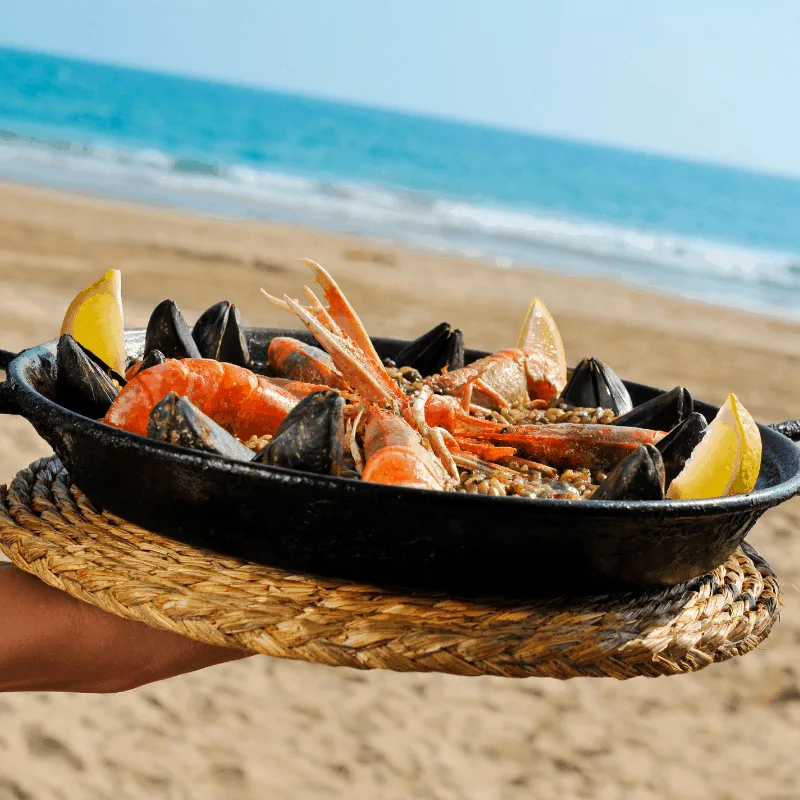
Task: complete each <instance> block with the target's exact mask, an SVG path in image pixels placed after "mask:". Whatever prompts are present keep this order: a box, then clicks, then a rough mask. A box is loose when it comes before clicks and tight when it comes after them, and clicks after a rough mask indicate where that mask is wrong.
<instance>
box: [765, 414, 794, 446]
mask: <svg viewBox="0 0 800 800" xmlns="http://www.w3.org/2000/svg"><path fill="white" fill-rule="evenodd" d="M767 427H768V428H772V430H774V431H778V433H782V434H783V435H784V436H788V437H789V438H790V439H791V440H792V441H793V442H800V419H790V420H787V421H786V422H775V423H774V424H772V425H767Z"/></svg>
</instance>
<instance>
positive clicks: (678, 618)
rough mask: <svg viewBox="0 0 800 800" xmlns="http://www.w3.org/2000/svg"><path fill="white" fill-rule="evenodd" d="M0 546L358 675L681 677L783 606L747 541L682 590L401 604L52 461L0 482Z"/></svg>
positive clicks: (128, 605)
mask: <svg viewBox="0 0 800 800" xmlns="http://www.w3.org/2000/svg"><path fill="white" fill-rule="evenodd" d="M0 547H2V549H3V550H4V551H5V553H6V554H7V555H8V556H9V558H11V560H12V561H13V562H14V563H15V564H16V565H17V566H18V567H20V568H21V569H23V570H26V571H28V572H31V573H33V574H34V575H36V576H38V577H39V578H41V579H42V580H43V581H45V583H48V584H50V585H52V586H55V587H57V588H59V589H62V590H64V591H66V592H69V594H71V595H73V596H75V597H77V598H79V599H81V600H84V601H86V602H87V603H92V604H94V605H96V606H99V607H100V608H103V609H106V610H107V611H110V612H112V613H114V614H119V615H121V616H123V617H128V618H129V619H135V620H141V621H142V622H145V623H147V624H148V625H152V626H155V627H157V628H164V629H166V630H171V631H175V632H177V633H181V634H184V635H186V636H190V637H191V638H193V639H198V640H200V641H203V642H209V643H212V644H217V645H226V646H229V647H235V648H242V649H246V650H251V651H254V652H256V653H263V654H266V655H270V656H277V657H280V658H291V659H298V660H303V661H313V662H317V663H320V664H328V665H332V666H348V667H355V668H358V669H391V670H397V671H400V672H413V671H416V672H432V671H433V672H449V673H453V674H456V675H500V676H507V677H530V676H542V677H551V678H561V679H565V678H573V677H578V676H593V677H612V678H618V679H625V678H633V677H636V676H639V675H644V676H648V677H656V676H659V675H674V674H677V673H681V672H692V671H695V670H698V669H702V668H703V667H705V666H708V665H709V664H711V663H713V662H715V661H725V660H727V659H729V658H732V657H733V656H737V655H743V654H744V653H747V652H749V651H750V650H752V649H753V648H755V647H756V646H757V645H758V644H759V643H760V642H761V641H763V640H764V638H765V637H766V636H767V635H768V634H769V631H770V629H771V628H772V625H773V623H774V622H775V620H776V619H777V615H778V607H779V599H778V598H779V585H778V581H777V578H776V577H775V575H774V574H773V572H772V570H771V568H770V566H769V565H768V564H767V563H766V562H765V561H764V560H763V559H762V558H761V557H760V556H759V555H758V554H757V553H756V552H755V551H754V550H753V549H752V548H751V547H749V546H747V545H744V546H743V547H742V548H741V549H740V550H738V551H737V552H736V553H735V554H734V555H733V556H731V558H729V559H728V561H727V562H726V563H725V564H724V565H722V566H721V567H718V568H717V569H716V570H714V572H712V573H710V574H709V575H706V576H705V577H703V578H699V579H697V580H694V581H691V582H689V583H687V584H683V585H680V586H676V587H672V588H671V589H668V590H664V591H658V592H648V593H643V594H636V595H633V594H630V595H615V596H605V597H593V598H585V599H574V598H571V599H568V600H567V599H564V600H549V601H548V600H542V601H530V600H527V601H524V602H514V601H510V600H497V601H488V600H485V599H482V600H480V601H469V600H458V599H452V598H447V597H444V596H441V595H439V596H434V595H430V594H415V595H406V596H404V595H400V594H397V593H392V592H389V591H385V590H382V589H376V588H374V587H370V586H365V585H358V584H353V583H347V582H343V581H336V580H327V579H321V578H316V577H312V576H308V575H293V574H289V573H286V572H283V571H281V570H278V569H271V568H268V567H261V566H257V565H255V564H250V563H246V562H242V561H239V560H237V559H233V558H227V557H224V556H218V555H215V554H213V553H209V552H206V551H203V550H198V549H196V548H193V547H189V546H188V545H184V544H180V543H179V542H175V541H172V540H171V539H166V538H164V537H161V536H157V535H155V534H152V533H149V532H147V531H145V530H143V529H141V528H138V527H136V526H135V525H131V524H129V523H127V522H125V521H124V520H122V519H120V518H118V517H115V516H113V515H111V514H108V513H106V512H102V511H98V510H97V509H96V508H95V507H94V506H93V505H92V504H91V503H90V502H89V501H88V500H87V499H86V497H84V495H83V494H81V492H80V490H79V489H78V488H77V487H76V486H74V485H73V484H72V482H71V480H70V478H69V476H68V475H67V474H66V472H65V471H64V469H63V468H62V466H61V464H60V462H59V461H58V460H57V459H55V458H50V459H42V460H40V461H37V462H35V463H34V464H32V465H31V466H30V467H28V468H27V469H25V470H23V471H22V472H20V473H19V474H18V475H17V476H16V478H15V479H14V481H13V483H12V484H11V486H10V488H8V489H7V490H6V489H5V487H0ZM540 566H541V565H540ZM566 577H568V576H566ZM535 580H536V568H535V565H533V566H532V569H531V581H532V582H535Z"/></svg>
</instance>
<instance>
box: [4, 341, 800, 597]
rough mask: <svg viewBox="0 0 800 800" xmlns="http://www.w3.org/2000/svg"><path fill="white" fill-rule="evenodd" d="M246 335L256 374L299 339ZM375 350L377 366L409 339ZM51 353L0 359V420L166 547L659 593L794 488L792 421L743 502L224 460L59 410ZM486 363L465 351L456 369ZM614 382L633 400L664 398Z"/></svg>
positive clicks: (424, 577)
mask: <svg viewBox="0 0 800 800" xmlns="http://www.w3.org/2000/svg"><path fill="white" fill-rule="evenodd" d="M246 333H247V336H248V340H249V344H250V352H251V355H252V357H253V359H254V361H255V362H256V364H258V363H259V362H261V363H264V362H265V361H266V354H267V348H268V345H269V342H270V341H271V339H272V338H273V337H275V336H286V335H291V336H294V337H296V338H298V339H302V340H304V341H307V342H309V343H311V342H312V341H313V340H312V339H311V337H310V336H309V334H307V333H306V332H298V331H287V330H277V329H264V328H248V329H247V330H246ZM126 341H127V348H128V353H129V355H131V356H137V357H140V356H141V353H142V350H143V345H144V331H143V330H131V331H128V332H127V333H126ZM374 343H375V347H376V349H377V351H378V353H379V354H380V355H381V357H383V358H387V357H388V358H392V357H393V356H394V355H395V354H396V353H397V352H399V350H400V349H401V348H402V347H403V346H405V345H406V344H408V343H407V342H402V341H398V340H394V339H375V340H374ZM56 345H57V342H55V341H51V342H47V343H45V344H41V345H38V346H37V347H33V348H31V349H29V350H26V351H24V352H23V353H21V354H19V355H18V356H16V357H15V356H14V354H12V353H8V352H6V351H0V368H5V369H6V370H7V380H6V381H5V382H3V383H0V413H6V414H20V415H22V416H23V417H25V418H26V419H27V420H28V421H29V422H30V423H31V424H32V425H33V426H34V428H35V429H36V431H37V432H38V433H39V434H40V435H41V436H42V437H43V438H44V439H45V440H47V442H48V443H49V444H50V445H51V446H52V447H53V449H54V451H55V452H56V453H57V455H58V456H59V457H60V458H61V460H62V462H63V463H64V465H65V466H66V468H67V469H68V470H69V472H70V474H71V475H72V477H73V478H74V479H75V481H76V483H77V484H78V485H79V486H80V487H81V489H82V491H83V492H84V493H85V494H86V495H87V496H88V497H89V498H91V499H92V500H93V501H94V502H96V503H97V504H98V505H100V506H102V507H103V508H106V509H108V510H109V511H111V512H113V513H115V514H118V515H119V516H121V517H124V518H125V519H127V520H130V521H131V522H134V523H136V524H138V525H141V526H143V527H145V528H148V529H149V530H152V531H155V532H157V533H160V534H163V535H165V536H169V537H171V538H173V539H177V540H180V541H183V542H186V543H189V544H192V545H196V546H200V547H206V548H208V549H211V550H214V551H216V552H218V553H222V554H225V555H231V556H236V557H239V558H243V559H246V560H249V561H253V562H256V563H261V564H265V565H270V566H275V567H279V568H284V569H288V570H298V571H305V572H312V573H317V574H320V575H327V576H331V577H338V578H347V579H354V580H361V581H367V582H370V583H378V584H383V585H396V586H404V587H407V588H408V587H410V588H421V589H422V588H426V589H437V590H450V591H460V592H470V593H498V592H499V593H512V594H516V595H519V594H525V593H526V589H527V587H528V586H529V585H532V584H533V583H535V584H536V586H537V587H538V588H539V589H541V587H542V586H545V587H547V588H550V589H552V591H554V592H557V593H559V594H564V593H570V594H586V593H589V592H598V591H602V592H606V591H619V590H627V589H636V588H646V587H659V586H662V587H663V586H668V585H673V584H676V583H678V582H681V581H685V580H688V579H691V578H694V577H697V576H699V575H702V574H704V573H706V572H708V571H709V570H711V569H713V568H714V567H716V566H717V565H719V564H721V563H722V562H723V561H725V559H726V558H727V557H728V556H729V555H730V554H731V553H732V552H733V551H734V550H735V549H736V548H737V547H738V546H739V544H740V543H741V542H742V540H743V539H744V537H745V536H746V534H747V533H748V531H749V530H750V529H751V528H752V527H753V525H754V524H755V522H756V521H757V520H758V519H759V517H760V516H761V515H762V514H763V513H764V512H765V511H766V510H767V509H769V508H771V507H773V506H776V505H778V504H780V503H782V502H784V501H786V500H788V499H789V498H791V497H793V496H794V495H795V494H797V493H798V492H800V457H799V455H798V450H797V448H796V447H795V445H794V444H793V443H792V438H796V439H800V423H797V422H789V423H782V424H781V425H775V426H764V425H760V426H759V428H760V431H761V435H762V439H763V457H762V466H761V474H760V477H759V481H758V484H757V486H756V489H755V490H754V491H753V492H752V493H751V494H749V495H742V496H734V497H725V498H718V499H712V500H701V501H682V502H667V501H654V502H642V501H640V502H635V503H631V502H620V501H615V502H608V501H592V502H586V501H564V500H521V499H510V498H504V497H492V496H487V495H477V494H474V495H473V494H463V493H447V492H429V491H420V490H416V489H401V488H394V487H391V486H382V485H378V484H372V483H365V482H360V481H356V480H347V479H343V478H333V477H325V476H319V475H313V474H309V473H303V472H296V471H293V470H288V469H282V468H279V467H267V466H262V465H254V464H250V463H244V462H237V461H232V460H228V459H224V458H220V457H218V456H214V455H211V454H206V453H202V452H196V451H190V450H185V449H182V448H178V447H174V446H171V445H167V444H163V443H160V442H155V441H151V440H148V439H145V438H142V437H139V436H136V435H134V434H131V433H128V432H126V431H122V430H119V429H116V428H112V427H110V426H107V425H104V424H102V423H100V422H95V421H94V420H90V419H87V418H86V417H82V416H80V415H78V414H75V413H73V412H72V411H69V410H67V409H65V408H63V407H62V406H60V405H58V404H57V403H56V402H55V401H54V399H53V398H54V397H55V388H54V375H55V353H56ZM484 355H486V354H485V353H481V352H477V351H470V350H468V351H467V352H466V360H467V361H468V362H469V361H472V360H475V359H477V358H480V357H482V356H484ZM626 385H627V387H628V389H629V391H630V393H631V396H632V398H633V401H634V403H641V402H644V401H645V400H648V399H650V398H651V397H654V396H656V395H657V394H660V393H661V391H662V390H659V389H655V388H652V387H649V386H643V385H639V384H635V383H627V382H626ZM695 408H696V410H697V411H700V412H701V413H702V414H703V415H704V416H705V417H706V418H707V419H708V420H709V421H710V420H711V419H712V418H713V417H714V415H716V413H717V411H718V408H717V407H715V406H711V405H708V404H706V403H700V402H697V403H696V404H695ZM784 434H785V435H784ZM789 437H792V438H789ZM534 573H535V574H536V580H535V581H534V580H533V575H534ZM548 576H552V579H551V581H550V582H549V584H548ZM565 580H566V581H569V582H568V583H567V582H565Z"/></svg>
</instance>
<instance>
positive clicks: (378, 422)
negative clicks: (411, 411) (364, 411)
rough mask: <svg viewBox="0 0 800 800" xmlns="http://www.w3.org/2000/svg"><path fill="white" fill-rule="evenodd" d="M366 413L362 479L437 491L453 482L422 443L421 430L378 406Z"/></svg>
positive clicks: (448, 486)
mask: <svg viewBox="0 0 800 800" xmlns="http://www.w3.org/2000/svg"><path fill="white" fill-rule="evenodd" d="M368 413H369V420H368V422H367V426H366V429H365V431H364V455H365V456H366V464H365V465H364V471H363V473H362V475H361V479H362V480H365V481H371V482H373V483H384V484H389V485H392V486H404V487H406V488H414V489H438V490H440V491H442V490H445V489H447V488H450V487H451V486H452V485H453V480H452V478H451V477H450V476H449V475H448V474H447V472H446V471H445V469H444V467H443V466H442V464H441V462H440V461H439V460H438V459H437V458H436V456H434V455H433V453H431V451H430V450H427V449H426V448H425V447H424V446H423V444H422V437H421V436H420V434H419V433H417V431H415V430H414V428H412V427H411V425H409V424H408V423H407V422H406V421H405V420H404V419H403V418H402V417H399V416H397V415H396V414H393V413H392V412H390V411H386V410H384V409H380V408H377V407H373V408H371V409H370V410H369V412H368Z"/></svg>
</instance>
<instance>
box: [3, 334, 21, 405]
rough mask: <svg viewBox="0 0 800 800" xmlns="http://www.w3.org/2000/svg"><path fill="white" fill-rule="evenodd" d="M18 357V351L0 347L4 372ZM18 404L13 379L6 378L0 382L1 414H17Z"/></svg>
mask: <svg viewBox="0 0 800 800" xmlns="http://www.w3.org/2000/svg"><path fill="white" fill-rule="evenodd" d="M16 357H17V354H16V353H12V352H11V351H10V350H2V349H0V370H3V371H4V372H5V371H6V370H7V369H8V365H9V364H10V363H11V362H12V361H13V360H14V359H15V358H16ZM17 413H19V412H18V411H17V404H16V403H15V402H14V390H13V388H12V386H11V381H8V380H5V381H2V383H0V414H17Z"/></svg>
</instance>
